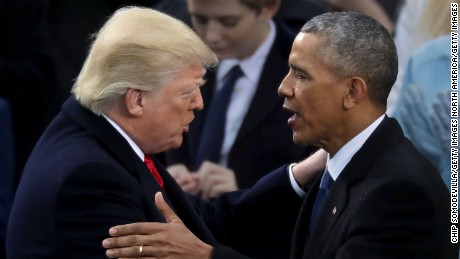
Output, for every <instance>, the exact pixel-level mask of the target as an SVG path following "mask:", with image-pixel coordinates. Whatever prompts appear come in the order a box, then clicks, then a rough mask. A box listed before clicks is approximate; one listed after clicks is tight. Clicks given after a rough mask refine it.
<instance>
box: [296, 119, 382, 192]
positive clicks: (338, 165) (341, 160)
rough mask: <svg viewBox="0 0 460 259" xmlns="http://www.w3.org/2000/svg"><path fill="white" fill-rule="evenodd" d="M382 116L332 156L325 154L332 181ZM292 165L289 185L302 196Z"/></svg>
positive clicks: (376, 125)
mask: <svg viewBox="0 0 460 259" xmlns="http://www.w3.org/2000/svg"><path fill="white" fill-rule="evenodd" d="M384 117H385V115H382V116H380V117H379V118H378V119H377V120H375V121H374V122H373V123H372V124H371V125H369V126H368V127H367V128H366V129H364V130H363V131H361V133H359V134H358V135H356V136H355V137H354V138H353V139H351V140H350V141H348V143H347V144H345V145H344V146H343V147H342V148H341V149H339V151H338V152H337V153H336V154H335V155H334V156H333V157H332V158H331V156H330V155H329V154H328V155H327V163H326V170H328V171H329V174H330V175H331V177H332V179H333V180H334V181H335V180H337V178H338V177H339V175H340V174H341V173H342V171H343V169H344V168H345V166H346V165H347V164H348V162H350V160H351V159H352V158H353V156H354V155H355V154H356V152H358V150H359V149H360V148H361V147H362V146H363V145H364V142H366V140H367V139H368V138H369V136H370V135H371V134H372V132H374V131H375V129H376V128H377V127H378V126H379V124H380V123H381V122H382V121H383V118H384ZM293 165H294V164H291V165H290V166H289V179H290V180H291V185H292V187H293V188H294V190H295V192H296V193H297V194H298V195H299V196H300V197H304V196H305V192H304V191H303V190H302V189H301V188H300V187H299V185H298V184H297V182H296V181H295V179H294V175H293V174H292V166H293Z"/></svg>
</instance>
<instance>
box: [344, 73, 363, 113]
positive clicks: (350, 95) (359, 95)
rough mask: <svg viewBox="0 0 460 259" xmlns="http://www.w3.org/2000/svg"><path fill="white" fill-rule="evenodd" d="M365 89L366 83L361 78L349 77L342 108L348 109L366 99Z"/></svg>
mask: <svg viewBox="0 0 460 259" xmlns="http://www.w3.org/2000/svg"><path fill="white" fill-rule="evenodd" d="M367 90H368V89H367V83H366V82H365V81H364V80H363V79H362V78H360V77H353V78H351V80H350V81H349V85H348V88H347V92H346V93H345V96H344V99H343V106H344V108H345V109H347V110H350V109H353V108H355V107H357V106H359V105H360V104H361V103H362V102H363V101H364V100H366V99H367Z"/></svg>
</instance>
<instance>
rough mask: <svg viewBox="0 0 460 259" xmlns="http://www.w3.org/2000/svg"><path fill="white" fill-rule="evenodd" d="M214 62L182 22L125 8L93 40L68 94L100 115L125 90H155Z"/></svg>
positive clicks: (216, 60) (193, 33) (160, 14)
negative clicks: (178, 74) (193, 68)
mask: <svg viewBox="0 0 460 259" xmlns="http://www.w3.org/2000/svg"><path fill="white" fill-rule="evenodd" d="M217 62H218V59H217V57H216V55H215V54H214V53H213V52H212V51H211V50H210V49H209V48H208V47H207V46H206V44H205V43H204V42H203V41H202V40H201V39H200V38H199V37H198V36H197V34H195V32H193V31H192V29H191V28H190V27H189V26H187V25H186V24H184V23H183V22H181V21H179V20H176V19H174V18H172V17H170V16H168V15H166V14H163V13H160V12H158V11H155V10H153V9H149V8H141V7H125V8H122V9H120V10H118V11H116V12H115V13H114V14H113V16H112V17H110V19H109V20H108V21H107V22H106V23H105V25H104V26H103V27H102V28H101V29H100V31H99V32H98V33H97V35H96V36H95V40H94V42H93V44H92V46H91V49H90V52H89V54H88V57H87V59H86V61H85V63H84V65H83V68H82V70H81V72H80V74H79V76H78V78H77V80H76V82H75V84H74V86H73V88H72V93H73V94H74V95H75V98H76V99H77V100H78V101H79V102H80V103H81V104H82V105H83V106H84V107H87V108H88V109H90V110H91V111H92V112H94V113H95V114H97V115H99V114H101V112H102V111H103V110H104V109H105V108H106V107H108V106H109V105H111V104H113V103H114V102H115V101H116V100H118V99H119V98H121V97H122V96H123V95H124V94H125V93H126V91H127V89H128V88H134V89H140V90H151V89H158V88H159V87H161V86H163V85H164V84H165V83H167V82H168V81H169V80H170V79H171V78H172V77H173V76H174V75H175V73H176V72H177V71H178V70H180V69H181V68H183V67H185V66H186V65H190V64H199V65H201V66H202V67H204V68H209V67H213V66H215V65H216V64H217Z"/></svg>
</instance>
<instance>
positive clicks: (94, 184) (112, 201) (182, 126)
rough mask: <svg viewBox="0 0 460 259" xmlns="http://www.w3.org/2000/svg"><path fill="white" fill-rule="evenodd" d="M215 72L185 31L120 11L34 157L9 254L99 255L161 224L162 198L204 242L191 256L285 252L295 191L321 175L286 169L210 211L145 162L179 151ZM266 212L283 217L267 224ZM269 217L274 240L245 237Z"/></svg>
mask: <svg viewBox="0 0 460 259" xmlns="http://www.w3.org/2000/svg"><path fill="white" fill-rule="evenodd" d="M216 64H217V58H216V56H215V55H214V53H213V52H212V51H211V50H210V49H209V48H208V47H207V46H206V44H205V43H204V42H202V40H201V39H200V38H199V37H198V36H197V35H196V34H195V33H194V32H193V30H192V29H190V28H189V27H188V26H187V25H185V24H184V23H182V22H180V21H178V20H176V19H174V18H172V17H169V16H167V15H165V14H162V13H160V12H157V11H154V10H152V9H148V8H138V7H127V8H123V9H121V10H119V11H117V12H116V13H115V14H114V15H113V16H112V17H111V18H110V19H109V20H108V21H107V22H106V23H105V25H104V26H103V27H102V29H101V30H100V31H99V32H98V34H97V35H96V36H95V40H94V42H93V44H92V46H91V49H90V52H89V54H88V57H87V59H86V61H85V64H84V66H83V68H82V70H81V72H80V74H79V76H78V79H77V80H76V82H75V85H74V87H73V89H72V93H73V96H72V97H71V98H70V99H69V100H67V101H66V102H65V103H64V105H63V106H62V111H61V112H60V113H59V114H58V115H57V116H56V118H55V119H54V120H53V122H52V123H51V124H50V125H49V127H48V128H47V130H46V131H45V132H44V134H43V135H42V137H41V139H40V140H39V142H38V143H37V144H36V146H35V149H34V151H33V153H32V154H31V156H30V157H29V160H28V162H27V165H26V168H25V170H24V173H23V176H22V179H21V182H20V185H19V189H18V191H17V193H16V199H15V201H14V205H13V209H12V213H11V217H10V219H11V220H10V221H9V225H8V233H7V257H8V258H10V259H16V258H20V259H23V258H85V259H88V258H105V257H106V256H105V250H104V248H103V247H102V246H101V245H100V244H101V241H102V240H103V239H104V238H106V237H107V236H108V232H107V229H108V228H109V227H110V226H113V225H118V224H127V223H132V222H137V221H149V222H164V218H163V216H162V213H161V212H160V210H158V209H157V207H156V206H155V204H154V201H153V199H154V195H155V193H157V192H160V193H163V195H164V199H165V200H166V202H167V204H168V205H169V206H171V207H172V208H173V209H174V210H175V213H177V215H179V216H180V217H181V218H182V219H183V222H184V223H185V225H186V226H187V227H188V228H189V229H190V230H191V232H190V236H192V235H195V236H196V237H197V238H199V239H200V240H202V241H204V242H205V243H201V246H199V247H198V249H195V250H190V251H188V252H189V253H188V254H187V255H186V256H187V257H189V258H192V257H196V256H202V255H203V254H207V253H210V251H211V250H212V251H213V254H214V256H216V258H225V257H227V256H230V257H233V254H237V252H236V251H234V250H233V249H231V248H229V247H227V246H224V245H220V244H219V243H217V240H218V239H219V241H221V240H223V241H225V242H224V243H225V244H227V245H232V247H233V248H235V249H239V248H240V247H241V243H238V242H240V241H243V242H244V244H247V243H250V244H256V242H265V243H266V244H267V245H269V246H271V247H273V251H274V252H279V251H282V253H283V254H287V253H288V251H289V243H290V236H291V233H292V231H293V226H294V223H295V217H296V215H297V213H298V210H299V208H300V205H301V199H300V198H299V196H298V195H297V193H296V192H295V190H294V189H293V187H292V184H297V182H298V183H301V184H306V183H307V182H309V181H310V180H311V179H313V176H314V174H315V173H317V172H320V170H316V169H312V170H310V171H309V172H308V171H305V170H298V168H297V167H296V169H295V170H291V171H289V172H288V171H287V170H286V167H283V168H280V169H279V170H277V171H275V172H273V173H272V174H270V175H268V176H267V177H266V178H264V179H262V180H261V181H260V182H259V184H258V186H257V187H254V188H253V189H251V190H249V191H247V192H239V193H233V194H231V195H223V196H222V197H220V198H219V199H218V200H216V201H215V202H214V203H206V202H203V201H201V200H200V199H199V198H196V197H195V198H193V197H188V196H187V194H185V193H184V192H183V191H182V189H181V188H180V186H179V185H178V184H177V183H176V182H175V181H174V179H173V178H172V177H171V176H170V175H169V173H167V172H166V170H165V169H164V167H163V166H162V165H161V163H160V162H159V161H158V160H156V159H155V158H154V156H152V154H157V153H160V152H163V151H166V150H169V149H171V148H177V147H179V146H180V145H181V143H182V135H183V133H184V132H187V131H188V129H189V124H190V122H191V121H192V120H193V119H194V111H195V110H200V109H202V108H203V99H202V96H201V93H200V86H201V85H203V84H204V81H205V80H204V79H203V77H204V76H205V73H206V69H207V68H210V67H213V66H215V65H216ZM324 160H325V159H323V161H324ZM318 161H321V159H320V157H319V160H318ZM319 164H320V163H319ZM322 166H324V164H323V165H322ZM319 168H320V167H318V169H319ZM310 169H311V168H310ZM286 200H289V201H290V202H285V201H286ZM273 205H275V206H276V207H277V208H278V209H277V210H273V211H272V212H271V213H270V214H269V215H268V214H267V213H266V212H267V211H270V210H272V206H273ZM240 215H253V216H256V217H258V218H259V217H265V220H263V221H259V222H256V223H255V222H254V221H253V220H252V219H250V218H247V217H244V218H243V217H241V216H240ZM275 220H280V222H282V223H281V224H277V226H274V227H271V229H272V231H271V232H272V235H266V234H265V233H263V232H260V231H255V232H256V233H258V234H257V235H256V237H257V238H256V239H252V237H254V235H251V236H248V235H244V233H245V231H246V230H247V229H248V228H253V229H261V228H262V227H263V226H264V225H265V226H268V225H269V224H268V223H270V222H273V221H275ZM192 233H193V234H192ZM224 236H225V239H223V238H222V237H224ZM280 236H281V237H285V238H283V240H282V244H280V245H281V246H275V245H274V244H275V241H278V238H279V237H280ZM188 240H192V239H190V238H189V239H188ZM213 247H214V248H213ZM142 250H143V246H142V244H139V245H138V246H136V250H135V251H136V252H137V253H139V255H140V254H141V253H142ZM256 252H257V251H254V253H256ZM136 256H137V255H136Z"/></svg>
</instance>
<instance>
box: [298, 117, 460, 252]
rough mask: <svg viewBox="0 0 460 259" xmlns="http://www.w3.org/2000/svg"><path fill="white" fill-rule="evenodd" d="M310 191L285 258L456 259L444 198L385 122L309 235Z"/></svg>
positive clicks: (427, 169)
mask: <svg viewBox="0 0 460 259" xmlns="http://www.w3.org/2000/svg"><path fill="white" fill-rule="evenodd" d="M318 186H319V179H318V181H317V182H316V184H314V186H313V187H312V189H311V190H310V192H309V194H308V196H307V197H306V199H305V201H304V204H303V205H302V209H301V212H300V214H299V218H298V220H297V224H296V227H295V234H294V239H293V246H292V254H291V258H292V259H297V258H302V259H307V258H308V259H310V258H433V259H434V258H436V259H444V258H449V259H453V258H457V257H458V245H455V246H454V245H452V244H451V243H450V227H451V225H450V214H449V212H450V203H449V192H448V190H447V188H446V187H445V185H444V184H443V182H442V180H441V177H440V175H439V173H438V172H437V171H436V169H435V168H434V167H433V166H432V165H431V164H430V163H429V162H428V161H427V159H425V158H424V157H423V156H422V155H421V154H420V153H419V152H418V151H416V149H415V148H414V147H413V145H412V144H411V143H410V142H409V140H407V139H406V138H405V137H404V135H403V132H402V130H401V128H400V127H399V124H398V123H397V122H396V120H394V119H389V118H385V119H384V120H383V121H382V123H381V124H380V125H379V126H378V128H377V129H376V130H375V131H374V133H373V134H372V135H371V136H370V137H369V139H368V140H367V141H366V143H365V144H364V145H363V146H362V148H361V149H360V150H359V151H358V152H357V153H356V154H355V155H354V156H353V158H352V159H351V161H350V162H349V163H348V165H347V166H346V167H345V168H344V169H343V171H342V173H341V174H340V175H339V177H338V178H337V179H336V181H335V182H334V184H333V186H332V189H331V190H330V193H329V195H328V197H327V199H326V201H325V203H324V207H323V210H322V211H321V214H320V215H319V217H318V222H317V225H316V227H315V228H314V229H313V230H312V233H311V235H309V234H308V233H307V228H308V223H309V220H310V213H311V208H312V206H313V203H314V200H315V196H316V193H317V192H318Z"/></svg>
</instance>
